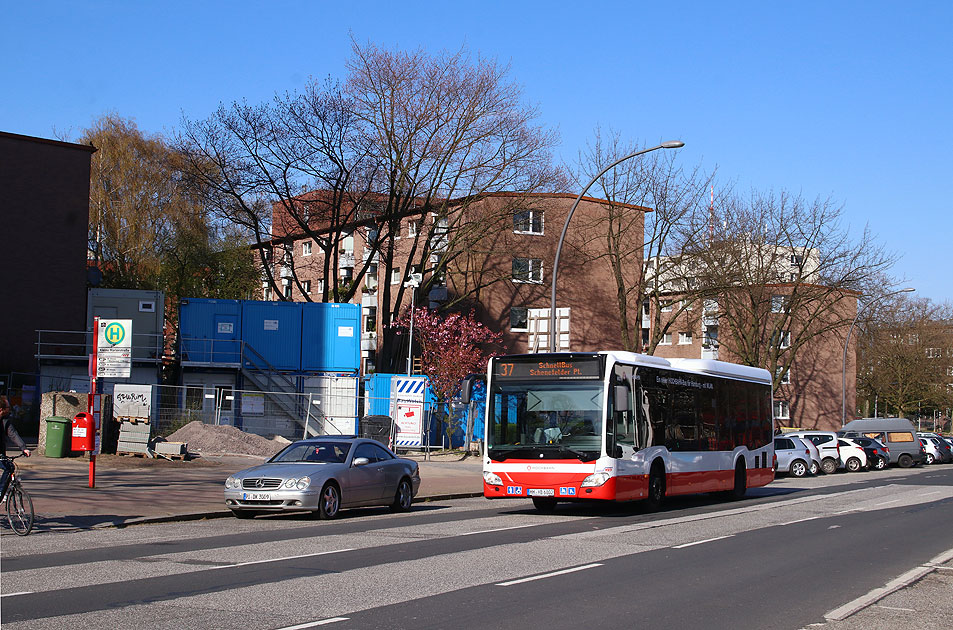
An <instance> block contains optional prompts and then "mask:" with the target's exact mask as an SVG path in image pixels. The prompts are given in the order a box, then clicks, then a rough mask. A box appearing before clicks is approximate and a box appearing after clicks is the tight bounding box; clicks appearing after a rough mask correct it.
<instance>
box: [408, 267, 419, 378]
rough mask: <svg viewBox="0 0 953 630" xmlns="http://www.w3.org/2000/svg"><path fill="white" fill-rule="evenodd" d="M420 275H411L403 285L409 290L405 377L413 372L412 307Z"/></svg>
mask: <svg viewBox="0 0 953 630" xmlns="http://www.w3.org/2000/svg"><path fill="white" fill-rule="evenodd" d="M421 279H422V276H421V274H419V273H412V274H410V279H409V280H407V282H405V283H404V288H405V289H410V342H409V345H408V346H407V376H410V375H411V372H412V371H413V363H414V361H413V356H414V306H415V299H416V297H417V289H418V288H419V287H420V281H421Z"/></svg>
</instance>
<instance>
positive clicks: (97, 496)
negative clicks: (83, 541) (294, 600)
mask: <svg viewBox="0 0 953 630" xmlns="http://www.w3.org/2000/svg"><path fill="white" fill-rule="evenodd" d="M10 454H11V455H13V454H15V453H13V452H12V451H11V452H10ZM413 459H418V461H419V458H418V457H414V458H413ZM16 461H17V465H18V467H19V471H20V475H21V477H22V479H23V487H24V488H26V490H27V491H29V493H30V496H31V497H32V498H33V507H34V510H35V512H36V525H35V529H34V532H45V531H57V530H70V529H76V528H80V529H85V528H91V527H110V526H123V525H131V524H135V523H148V522H162V521H176V520H191V519H201V518H218V517H224V516H230V515H231V512H229V511H228V510H227V509H226V508H225V499H224V496H223V490H224V483H225V478H226V477H228V476H229V475H230V474H231V473H233V472H237V471H239V470H241V469H243V468H248V467H250V466H254V465H255V464H257V463H260V462H261V461H263V458H261V457H253V456H247V455H207V456H202V457H199V458H197V459H193V460H189V461H167V460H164V459H145V458H139V457H130V456H121V455H100V456H98V457H97V458H96V476H95V481H96V483H95V486H96V487H95V488H89V459H88V458H86V457H67V458H49V457H40V456H38V455H34V456H32V457H29V458H26V457H21V458H20V459H17V460H16ZM481 470H482V466H481V463H480V458H479V457H474V456H470V457H467V458H464V459H461V456H457V455H453V456H452V458H451V459H450V460H449V461H448V460H447V459H442V460H441V461H429V462H426V461H420V491H419V492H418V494H417V497H416V499H415V501H416V502H421V501H428V500H431V501H433V500H438V499H448V498H459V497H470V496H482V495H483V479H482V476H481ZM2 520H3V527H2V528H0V532H2V533H3V535H4V536H6V535H8V534H10V535H12V532H10V531H9V529H7V528H6V519H2Z"/></svg>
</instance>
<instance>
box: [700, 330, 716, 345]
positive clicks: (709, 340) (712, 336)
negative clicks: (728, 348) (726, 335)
mask: <svg viewBox="0 0 953 630" xmlns="http://www.w3.org/2000/svg"><path fill="white" fill-rule="evenodd" d="M702 347H703V348H705V349H711V348H717V347H718V327H717V326H709V327H708V329H707V330H706V331H705V333H704V337H703V338H702Z"/></svg>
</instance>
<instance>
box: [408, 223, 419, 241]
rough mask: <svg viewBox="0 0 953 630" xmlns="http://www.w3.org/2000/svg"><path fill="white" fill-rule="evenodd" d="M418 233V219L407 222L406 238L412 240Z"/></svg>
mask: <svg viewBox="0 0 953 630" xmlns="http://www.w3.org/2000/svg"><path fill="white" fill-rule="evenodd" d="M419 233H420V219H415V220H413V221H408V222H407V236H409V237H410V238H414V237H415V236H417V235H418V234H419Z"/></svg>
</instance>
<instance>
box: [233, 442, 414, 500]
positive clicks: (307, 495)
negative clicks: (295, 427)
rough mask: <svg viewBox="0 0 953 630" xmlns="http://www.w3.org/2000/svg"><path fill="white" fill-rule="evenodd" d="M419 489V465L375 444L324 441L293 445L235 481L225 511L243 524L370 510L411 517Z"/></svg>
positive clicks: (234, 478)
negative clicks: (384, 508)
mask: <svg viewBox="0 0 953 630" xmlns="http://www.w3.org/2000/svg"><path fill="white" fill-rule="evenodd" d="M419 488H420V471H419V468H418V466H417V462H415V461H413V460H410V459H404V458H401V457H397V456H396V455H394V453H393V452H392V451H390V449H388V448H387V447H385V446H383V445H382V444H380V443H379V442H377V441H375V440H367V439H363V438H354V437H342V436H324V437H318V438H312V439H308V440H299V441H298V442H294V443H292V444H289V445H288V446H287V447H285V448H284V449H283V450H282V451H281V452H279V453H278V454H277V455H275V456H274V457H272V458H271V459H269V460H268V461H267V462H265V463H264V464H261V465H258V466H253V467H252V468H246V469H245V470H242V471H240V472H237V473H235V474H234V475H232V476H230V477H229V478H228V479H226V480H225V505H226V506H227V507H228V509H230V510H231V511H232V513H233V514H234V515H235V516H237V517H239V518H251V517H253V516H255V515H257V514H263V513H266V512H290V511H312V512H315V513H316V514H317V515H318V516H320V517H321V518H334V517H335V516H337V515H338V512H339V510H340V509H341V508H348V507H358V506H365V505H389V506H390V507H391V509H393V510H395V511H407V510H409V509H410V505H411V503H412V502H413V499H414V496H416V495H417V490H418V489H419Z"/></svg>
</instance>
